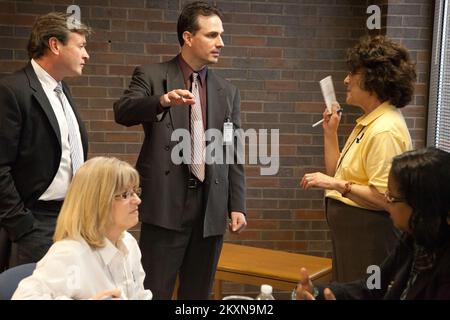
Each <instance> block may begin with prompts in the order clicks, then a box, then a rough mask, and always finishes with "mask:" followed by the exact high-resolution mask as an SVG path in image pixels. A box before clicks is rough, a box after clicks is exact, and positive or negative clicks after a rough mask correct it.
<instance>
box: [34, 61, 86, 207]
mask: <svg viewBox="0 0 450 320" xmlns="http://www.w3.org/2000/svg"><path fill="white" fill-rule="evenodd" d="M31 65H32V66H33V69H34V72H35V73H36V76H37V78H38V80H39V82H40V83H41V85H42V89H44V92H45V95H46V96H47V98H48V101H49V102H50V105H51V106H52V109H53V112H54V113H55V116H56V120H57V121H58V126H59V131H60V133H61V162H60V163H59V168H58V171H57V173H56V175H55V177H54V178H53V181H52V183H51V184H50V186H49V187H48V188H47V190H46V191H45V192H44V193H43V194H42V195H41V196H40V197H39V200H47V201H48V200H62V199H64V197H65V196H66V192H67V189H68V187H69V184H70V181H71V179H72V160H71V158H70V144H69V130H68V127H67V120H66V116H65V114H64V110H63V107H62V105H61V101H60V100H59V98H58V95H57V94H56V92H55V91H54V90H55V88H56V86H57V85H58V82H57V81H56V80H55V79H54V78H53V77H52V76H51V75H49V74H48V73H47V71H45V70H44V69H43V68H42V67H41V66H40V65H39V64H38V63H37V62H36V61H34V60H33V59H31ZM62 98H63V99H64V100H65V105H66V106H69V105H70V103H69V100H67V98H66V96H65V95H64V94H63V97H62ZM68 111H69V113H70V116H71V117H72V119H76V117H75V114H74V113H73V110H72V108H68ZM74 125H75V126H76V129H77V131H78V137H77V138H78V139H79V145H80V146H82V143H81V135H80V133H79V132H80V128H79V126H78V122H77V121H74Z"/></svg>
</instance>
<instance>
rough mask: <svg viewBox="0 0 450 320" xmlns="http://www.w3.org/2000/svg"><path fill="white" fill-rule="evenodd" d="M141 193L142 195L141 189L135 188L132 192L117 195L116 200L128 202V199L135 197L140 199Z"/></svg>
mask: <svg viewBox="0 0 450 320" xmlns="http://www.w3.org/2000/svg"><path fill="white" fill-rule="evenodd" d="M141 193H142V189H141V188H134V189H132V190H128V191H125V192H123V193H119V194H116V195H114V198H115V199H117V200H128V199H131V198H132V197H133V196H134V195H137V196H138V197H140V196H141Z"/></svg>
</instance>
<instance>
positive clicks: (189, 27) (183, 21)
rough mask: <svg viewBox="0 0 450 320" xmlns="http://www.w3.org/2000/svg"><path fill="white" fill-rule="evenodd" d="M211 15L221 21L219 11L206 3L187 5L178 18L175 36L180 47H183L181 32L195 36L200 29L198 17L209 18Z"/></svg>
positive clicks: (196, 2)
mask: <svg viewBox="0 0 450 320" xmlns="http://www.w3.org/2000/svg"><path fill="white" fill-rule="evenodd" d="M212 15H216V16H218V17H219V18H221V19H222V12H221V11H220V9H219V8H217V7H215V6H212V5H209V4H208V3H207V2H204V1H195V2H191V3H188V4H187V5H186V6H185V7H184V8H183V10H182V11H181V14H180V16H179V17H178V23H177V35H178V42H179V43H180V46H183V44H184V39H183V32H185V31H189V32H190V33H192V34H195V33H196V32H197V31H198V30H199V29H200V27H199V26H198V21H197V17H198V16H205V17H209V16H212Z"/></svg>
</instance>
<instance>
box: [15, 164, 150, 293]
mask: <svg viewBox="0 0 450 320" xmlns="http://www.w3.org/2000/svg"><path fill="white" fill-rule="evenodd" d="M139 195H140V188H139V175H138V173H137V171H136V170H135V169H134V168H133V167H132V166H131V165H129V164H128V163H127V162H124V161H121V160H118V159H116V158H106V157H96V158H93V159H91V160H89V161H87V162H86V163H85V164H84V165H83V166H82V167H81V168H80V169H79V170H78V171H77V173H76V175H75V176H74V178H73V181H72V183H71V185H70V187H69V191H68V193H67V196H66V199H65V201H64V204H63V207H62V209H61V212H60V215H59V217H58V221H57V225H56V231H55V235H54V241H55V242H54V244H53V245H52V246H51V248H50V249H49V251H48V252H47V254H46V255H45V256H44V257H43V258H42V259H41V260H40V261H39V262H38V263H37V266H36V270H35V271H34V272H33V274H32V275H31V276H30V277H28V278H26V279H24V280H22V281H21V282H20V284H19V286H18V288H17V290H16V292H15V293H14V296H13V299H109V298H120V299H139V300H141V299H142V300H150V299H151V298H152V293H151V291H150V290H145V289H144V286H143V281H144V278H145V273H144V270H143V268H142V265H141V252H140V250H139V247H138V244H137V242H136V240H135V239H134V238H133V236H131V235H130V234H129V233H128V232H126V230H128V229H129V228H131V227H133V226H135V225H136V224H137V223H138V206H139V204H140V203H141V199H140V198H139Z"/></svg>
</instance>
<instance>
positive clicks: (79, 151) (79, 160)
mask: <svg viewBox="0 0 450 320" xmlns="http://www.w3.org/2000/svg"><path fill="white" fill-rule="evenodd" d="M55 92H56V93H57V96H58V98H59V101H60V102H61V105H62V108H63V110H64V115H65V116H66V122H67V129H68V131H69V145H70V159H71V160H72V174H73V175H75V172H77V170H78V169H79V168H80V167H81V166H82V165H83V162H84V159H83V158H84V156H83V147H82V145H81V139H80V138H79V137H78V135H79V133H78V130H77V126H76V125H75V121H77V120H76V119H75V117H73V116H72V114H71V113H70V110H69V108H70V106H68V105H67V104H66V102H65V99H64V93H63V90H62V86H61V83H60V82H58V85H57V86H56V88H55Z"/></svg>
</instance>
